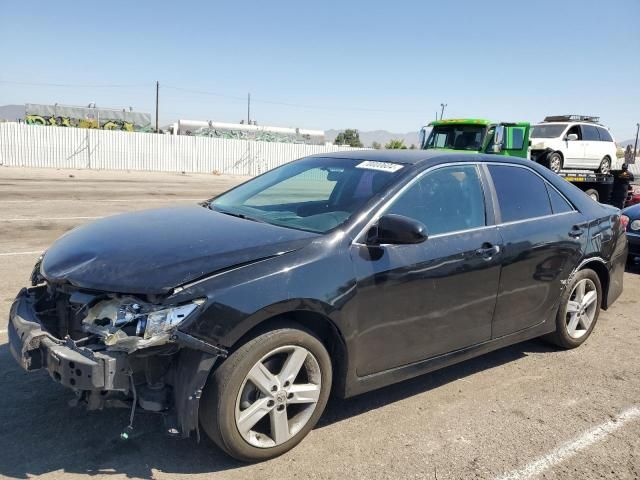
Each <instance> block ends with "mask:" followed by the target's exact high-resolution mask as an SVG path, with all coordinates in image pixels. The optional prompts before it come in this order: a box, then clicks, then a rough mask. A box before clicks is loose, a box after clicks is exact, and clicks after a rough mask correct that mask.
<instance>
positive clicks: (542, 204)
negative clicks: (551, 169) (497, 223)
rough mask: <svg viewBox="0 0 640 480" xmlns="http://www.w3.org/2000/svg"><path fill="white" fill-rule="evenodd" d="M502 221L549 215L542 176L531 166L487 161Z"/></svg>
mask: <svg viewBox="0 0 640 480" xmlns="http://www.w3.org/2000/svg"><path fill="white" fill-rule="evenodd" d="M489 172H490V173H491V178H493V184H494V185H495V188H496V194H497V196H498V204H499V206H500V213H501V214H502V221H503V222H515V221H517V220H526V219H529V218H536V217H542V216H544V215H551V213H552V212H551V204H550V203H549V195H548V194H547V187H546V186H545V182H544V180H542V179H541V178H540V177H539V176H537V175H536V174H535V173H533V172H532V171H530V170H527V169H525V168H520V167H511V166H507V165H489Z"/></svg>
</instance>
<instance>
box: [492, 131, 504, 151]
mask: <svg viewBox="0 0 640 480" xmlns="http://www.w3.org/2000/svg"><path fill="white" fill-rule="evenodd" d="M503 144H504V125H496V128H495V131H494V132H493V145H492V147H491V150H492V151H493V153H500V152H501V151H502V145H503Z"/></svg>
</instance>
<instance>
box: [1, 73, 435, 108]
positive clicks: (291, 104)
mask: <svg viewBox="0 0 640 480" xmlns="http://www.w3.org/2000/svg"><path fill="white" fill-rule="evenodd" d="M0 84H11V85H25V86H36V87H63V88H149V87H152V86H153V84H152V83H149V84H71V83H43V82H19V81H12V80H0ZM162 88H164V89H170V90H176V91H180V92H186V93H192V94H196V95H208V96H213V97H218V98H226V99H229V100H236V101H242V102H243V103H244V102H246V101H247V98H246V97H240V96H234V95H227V94H223V93H219V92H211V91H206V90H197V89H192V88H184V87H176V86H174V85H163V86H162ZM251 101H252V102H253V103H261V104H265V105H278V106H283V107H290V108H300V109H307V110H327V111H353V112H369V113H423V110H413V109H385V108H366V107H355V106H339V107H332V106H327V105H311V104H303V103H294V102H283V101H278V100H268V99H260V98H255V97H254V98H252V99H251Z"/></svg>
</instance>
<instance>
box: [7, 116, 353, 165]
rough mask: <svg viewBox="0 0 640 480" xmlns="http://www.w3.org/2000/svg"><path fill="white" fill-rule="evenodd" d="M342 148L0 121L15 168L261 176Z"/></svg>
mask: <svg viewBox="0 0 640 480" xmlns="http://www.w3.org/2000/svg"><path fill="white" fill-rule="evenodd" d="M340 150H353V149H352V148H350V147H339V146H335V145H328V146H324V145H301V144H292V143H271V142H255V141H247V140H229V139H222V138H206V137H190V136H178V135H157V134H153V133H134V132H118V131H106V130H92V129H83V128H65V127H49V126H46V127H45V126H37V125H25V124H18V123H0V164H1V165H11V166H25V167H49V168H92V169H105V170H156V171H165V172H200V173H211V172H219V173H232V174H238V175H257V174H259V173H261V172H264V171H266V170H269V169H272V168H274V167H277V166H279V165H282V164H283V163H286V162H290V161H291V160H295V159H297V158H300V157H304V156H306V155H311V154H314V153H325V152H335V151H340Z"/></svg>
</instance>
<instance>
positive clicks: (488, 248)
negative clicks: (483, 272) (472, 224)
mask: <svg viewBox="0 0 640 480" xmlns="http://www.w3.org/2000/svg"><path fill="white" fill-rule="evenodd" d="M498 253H500V247H499V246H498V245H491V244H490V243H483V244H482V247H480V248H478V249H477V250H476V255H478V256H479V257H482V258H486V259H489V258H491V257H493V256H494V255H497V254H498Z"/></svg>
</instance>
